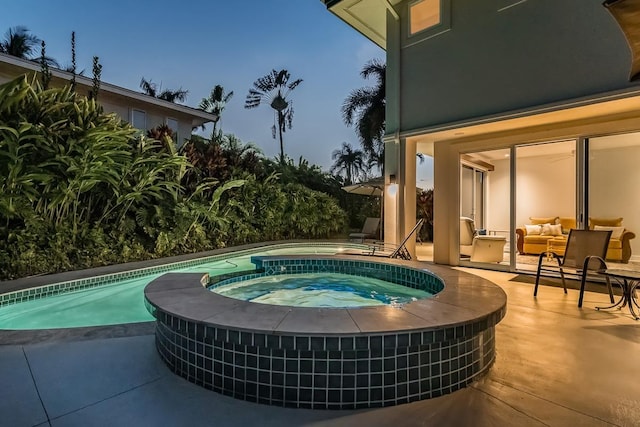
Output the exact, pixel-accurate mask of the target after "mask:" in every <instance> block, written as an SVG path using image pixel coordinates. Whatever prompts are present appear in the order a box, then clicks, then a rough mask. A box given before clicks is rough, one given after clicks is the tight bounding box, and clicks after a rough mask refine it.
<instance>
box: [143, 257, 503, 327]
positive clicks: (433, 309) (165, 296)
mask: <svg viewBox="0 0 640 427" xmlns="http://www.w3.org/2000/svg"><path fill="white" fill-rule="evenodd" d="M339 256H340V258H342V259H347V260H348V259H353V260H355V261H374V260H372V257H365V256H357V255H339ZM313 258H314V259H325V258H326V259H335V256H334V255H332V256H318V255H315V256H314V257H313ZM375 262H376V263H381V264H392V265H403V266H406V267H409V268H417V269H420V270H428V271H430V272H432V273H433V274H435V275H436V276H438V277H439V278H441V279H442V280H443V281H444V283H445V287H444V290H442V291H441V292H439V293H438V294H436V295H434V296H433V297H431V298H427V299H421V300H417V301H413V302H410V303H408V304H405V305H403V306H402V307H392V306H371V307H359V308H340V309H335V308H310V307H290V306H276V305H268V304H257V303H252V302H247V301H240V300H236V299H233V298H228V297H225V296H222V295H219V294H216V293H215V292H211V291H209V290H208V289H206V287H205V286H206V283H208V277H207V275H203V274H201V273H167V274H164V275H163V276H161V277H159V278H157V279H155V280H154V281H152V282H151V283H150V284H149V285H147V287H146V288H145V291H144V295H145V300H146V301H147V302H148V303H149V304H150V305H151V306H152V310H153V309H155V310H160V311H161V312H164V313H171V316H173V317H175V318H178V319H182V320H185V321H187V322H189V323H195V324H199V325H203V326H205V327H214V328H218V329H221V328H227V329H233V330H238V331H246V332H251V333H256V332H259V333H264V334H266V335H287V336H295V335H300V334H305V335H322V336H326V335H334V336H340V335H344V334H347V335H353V334H363V335H367V334H385V333H394V334H398V333H400V332H411V331H418V330H455V328H456V327H460V328H461V329H462V330H461V331H460V334H465V335H466V332H465V331H464V329H465V327H466V326H468V325H471V324H477V325H484V328H486V327H492V326H494V325H495V324H497V323H498V322H499V321H500V320H501V319H502V318H503V317H504V315H505V314H506V303H507V297H506V293H505V292H504V291H503V290H502V288H500V287H499V286H497V285H495V284H494V283H492V282H490V281H489V280H486V279H483V278H481V277H478V276H474V275H472V274H469V273H466V272H462V271H458V270H454V269H452V268H451V267H448V266H439V265H428V267H427V268H425V263H421V262H416V261H402V260H396V259H393V260H390V259H385V258H375ZM480 327H481V328H482V326H480ZM336 328H338V329H336ZM454 333H455V332H454Z"/></svg>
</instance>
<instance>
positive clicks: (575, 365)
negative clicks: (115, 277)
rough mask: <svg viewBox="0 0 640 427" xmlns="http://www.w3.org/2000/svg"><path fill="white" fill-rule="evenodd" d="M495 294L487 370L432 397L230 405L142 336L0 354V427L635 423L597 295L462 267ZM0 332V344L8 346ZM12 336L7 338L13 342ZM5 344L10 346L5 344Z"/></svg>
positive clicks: (630, 353) (628, 337) (620, 337)
mask: <svg viewBox="0 0 640 427" xmlns="http://www.w3.org/2000/svg"><path fill="white" fill-rule="evenodd" d="M464 270H465V271H468V272H470V273H473V274H477V275H479V276H482V277H485V278H487V279H489V280H492V281H494V282H495V283H496V284H498V285H499V286H501V287H502V288H503V289H504V290H505V291H506V293H507V295H508V311H507V315H506V317H505V318H504V320H503V321H502V322H501V323H500V324H499V325H498V326H497V328H496V348H497V356H496V361H495V364H494V366H493V367H492V368H491V370H490V372H489V373H488V374H487V375H486V376H485V377H484V378H483V379H481V380H480V381H478V382H476V383H474V384H473V385H471V386H470V387H468V388H466V389H463V390H460V391H458V392H455V393H453V394H450V395H447V396H443V397H439V398H436V399H431V400H425V401H421V402H415V403H410V404H405V405H400V406H395V407H389V408H382V409H370V410H358V411H320V410H316V411H312V410H301V409H285V408H278V407H270V406H265V405H259V404H253V403H248V402H243V401H239V400H235V399H232V398H229V397H225V396H222V395H219V394H217V393H214V392H211V391H208V390H205V389H202V388H200V387H198V386H196V385H194V384H191V383H189V382H187V381H185V380H183V379H182V378H179V377H177V376H175V375H174V374H172V373H171V372H170V371H169V369H168V368H166V366H165V365H164V364H163V362H162V361H161V360H160V358H159V356H158V354H157V352H156V350H155V347H154V339H153V335H149V334H148V328H146V329H145V328H141V329H140V330H139V331H138V332H137V333H139V334H140V335H135V336H128V337H119V338H97V339H88V336H87V335H84V336H83V337H82V339H79V338H78V337H77V336H76V337H72V336H70V335H69V336H67V335H65V334H64V333H59V334H57V335H56V337H55V339H53V340H49V341H46V342H41V343H37V344H25V345H9V344H4V345H0V384H1V387H0V414H1V416H0V425H1V426H11V427H19V426H48V425H51V426H102V425H104V426H114V425H117V426H147V425H161V426H184V425H189V426H214V425H215V426H252V425H260V426H279V427H281V426H294V425H314V426H351V425H354V426H355V425H367V426H400V425H401V426H414V425H415V426H417V425H422V426H424V425H427V426H430V425H434V426H573V425H580V426H600V425H603V426H606V425H608V426H610V425H617V426H638V425H640V358H638V355H640V321H638V322H636V321H634V320H633V319H632V318H631V316H630V315H629V312H628V310H627V309H623V310H622V311H617V310H614V311H611V312H606V311H596V310H595V309H594V307H595V306H597V305H599V304H606V303H607V301H608V299H607V296H606V295H605V294H598V293H589V292H588V293H587V294H586V295H585V304H584V307H583V308H582V309H579V308H578V307H577V299H578V292H577V291H571V290H570V291H569V294H568V295H566V296H565V295H564V294H563V293H562V289H560V288H554V287H548V286H544V287H542V288H541V289H540V291H539V293H538V298H537V299H534V298H533V296H532V290H533V287H532V285H530V284H524V283H518V282H514V281H510V279H511V278H513V277H514V276H515V275H514V274H511V273H500V272H492V271H484V270H476V269H464ZM9 334H10V333H9V332H3V331H0V344H2V343H7V342H9V341H10V340H9V339H8V337H9ZM13 338H15V337H12V340H13ZM12 342H15V341H12Z"/></svg>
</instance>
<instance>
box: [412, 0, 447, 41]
mask: <svg viewBox="0 0 640 427" xmlns="http://www.w3.org/2000/svg"><path fill="white" fill-rule="evenodd" d="M439 23H440V0H418V1H416V2H413V3H411V4H409V34H410V35H414V34H416V33H419V32H420V31H424V30H426V29H428V28H431V27H433V26H436V25H438V24H439Z"/></svg>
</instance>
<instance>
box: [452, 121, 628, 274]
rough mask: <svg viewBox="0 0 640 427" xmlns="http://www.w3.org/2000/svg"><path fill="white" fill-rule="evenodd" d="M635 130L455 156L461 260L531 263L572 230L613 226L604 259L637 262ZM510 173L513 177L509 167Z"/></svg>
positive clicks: (511, 267)
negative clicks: (456, 157)
mask: <svg viewBox="0 0 640 427" xmlns="http://www.w3.org/2000/svg"><path fill="white" fill-rule="evenodd" d="M639 161H640V133H626V134H619V135H609V136H597V137H590V138H581V139H570V140H562V141H549V142H542V143H535V144H521V145H514V146H511V147H507V148H503V149H497V150H488V151H482V152H473V153H465V154H463V155H461V156H460V264H461V265H468V266H481V267H482V268H490V269H499V270H508V271H525V272H526V271H535V270H536V268H537V263H538V259H539V256H540V254H541V253H543V252H545V251H553V252H555V253H557V254H558V255H563V254H564V248H565V246H566V243H567V236H568V233H569V230H570V229H572V228H589V229H596V230H598V229H599V230H610V231H611V232H612V234H611V240H610V242H609V246H608V250H607V257H606V258H607V263H611V264H613V265H614V266H615V268H622V269H625V268H631V267H632V266H633V264H634V263H635V264H636V268H637V264H640V239H635V233H636V232H637V231H638V230H640V215H638V212H640V200H639V199H638V198H637V197H633V196H632V195H631V194H630V193H629V189H632V188H634V183H638V182H640V169H639V168H638V167H637V165H638V163H639ZM512 174H513V179H511V175H512Z"/></svg>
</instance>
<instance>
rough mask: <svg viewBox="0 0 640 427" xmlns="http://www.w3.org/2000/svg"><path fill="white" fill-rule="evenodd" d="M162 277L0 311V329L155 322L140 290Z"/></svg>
mask: <svg viewBox="0 0 640 427" xmlns="http://www.w3.org/2000/svg"><path fill="white" fill-rule="evenodd" d="M339 249H340V247H339V246H338V245H336V246H303V247H296V248H279V249H267V250H265V249H262V250H256V251H255V252H253V253H245V254H242V255H236V256H234V255H233V254H230V255H229V258H226V259H222V260H220V259H219V260H216V261H212V262H209V263H205V264H200V265H197V266H193V267H187V268H181V269H176V270H172V272H180V273H198V272H207V273H209V275H210V276H217V275H220V274H225V273H232V272H236V271H247V270H252V269H253V268H254V267H255V266H254V265H253V264H252V263H251V257H252V256H254V255H287V254H298V255H300V254H334V253H336V252H338V251H339ZM163 274H165V273H153V274H149V275H147V276H142V277H137V278H135V279H123V280H122V281H120V282H117V283H113V284H109V285H103V286H98V287H94V288H90V289H83V290H78V291H73V292H68V293H64V294H60V295H54V296H48V297H45V298H38V299H34V300H31V301H25V302H21V303H18V304H12V305H7V306H5V307H1V308H0V329H13V330H20V329H56V328H73V327H82V326H100V325H117V324H122V323H137V322H150V321H153V320H155V319H154V318H153V316H151V314H149V312H148V311H147V309H146V307H145V305H144V287H145V286H146V285H147V284H148V283H149V282H151V281H152V280H154V279H156V278H158V277H160V276H162V275H163Z"/></svg>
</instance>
